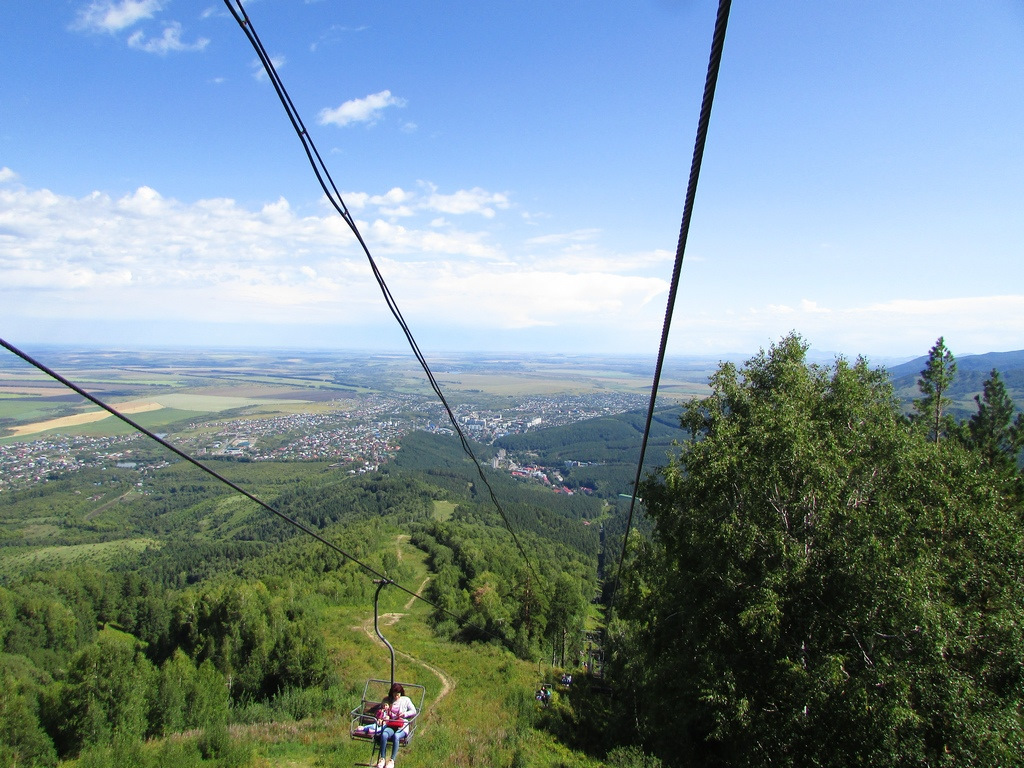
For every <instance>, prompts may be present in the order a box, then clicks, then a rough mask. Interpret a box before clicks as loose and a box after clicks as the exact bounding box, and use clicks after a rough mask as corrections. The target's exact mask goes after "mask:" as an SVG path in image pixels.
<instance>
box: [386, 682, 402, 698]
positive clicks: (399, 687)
mask: <svg viewBox="0 0 1024 768" xmlns="http://www.w3.org/2000/svg"><path fill="white" fill-rule="evenodd" d="M396 693H397V694H398V695H399V696H405V688H403V687H402V684H401V683H394V684H393V685H392V686H391V690H390V691H388V696H391V697H392V698H394V696H395V694H396Z"/></svg>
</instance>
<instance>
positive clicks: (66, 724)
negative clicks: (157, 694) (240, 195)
mask: <svg viewBox="0 0 1024 768" xmlns="http://www.w3.org/2000/svg"><path fill="white" fill-rule="evenodd" d="M155 680H156V674H155V670H154V669H153V665H152V664H151V663H150V662H149V660H148V659H147V658H146V657H145V656H144V655H143V654H142V650H141V648H139V646H138V643H137V641H136V640H135V639H134V638H133V637H131V636H130V635H125V634H123V633H121V632H117V631H116V630H111V629H106V630H103V631H102V632H100V633H99V634H98V635H97V637H96V641H95V642H94V643H90V644H89V645H87V646H85V647H84V648H82V650H80V651H79V652H78V653H77V654H75V656H74V658H73V659H72V661H71V665H70V667H69V669H68V673H67V680H66V682H65V685H64V688H63V691H62V695H61V696H60V701H59V703H58V715H59V718H60V723H61V729H62V736H63V738H62V739H61V742H62V746H63V747H64V750H65V751H66V752H75V751H77V750H79V749H81V748H82V747H84V746H90V745H97V744H98V745H102V744H107V743H110V742H111V740H112V739H113V738H114V737H118V738H120V739H122V740H125V739H126V740H137V739H140V738H142V737H143V736H144V735H145V733H146V731H147V725H148V723H147V713H148V712H149V711H150V710H151V707H150V706H149V704H150V699H151V698H152V695H153V692H154V682H155Z"/></svg>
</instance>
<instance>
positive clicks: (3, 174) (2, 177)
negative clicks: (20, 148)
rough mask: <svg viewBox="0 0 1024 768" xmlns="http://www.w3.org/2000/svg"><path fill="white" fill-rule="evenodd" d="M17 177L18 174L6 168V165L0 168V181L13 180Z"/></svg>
mask: <svg viewBox="0 0 1024 768" xmlns="http://www.w3.org/2000/svg"><path fill="white" fill-rule="evenodd" d="M17 178H18V174H16V173H15V172H14V171H12V170H11V169H10V168H8V167H7V166H6V165H5V166H4V167H3V168H0V183H3V182H7V181H14V180H15V179H17Z"/></svg>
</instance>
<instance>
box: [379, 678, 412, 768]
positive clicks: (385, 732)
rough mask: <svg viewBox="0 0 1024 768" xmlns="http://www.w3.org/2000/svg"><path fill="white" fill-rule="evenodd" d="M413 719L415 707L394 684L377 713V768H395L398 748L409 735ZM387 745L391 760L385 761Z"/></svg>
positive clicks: (399, 687)
mask: <svg viewBox="0 0 1024 768" xmlns="http://www.w3.org/2000/svg"><path fill="white" fill-rule="evenodd" d="M414 717H416V705H415V704H413V703H412V699H410V698H409V697H408V696H406V695H405V688H403V687H402V684H401V683H394V684H393V685H392V686H391V690H390V691H388V695H387V697H386V698H385V699H384V701H382V702H381V705H380V709H379V710H378V711H377V731H376V732H377V734H378V738H379V739H380V759H379V760H378V761H377V768H395V760H396V759H397V758H398V746H399V744H400V743H401V741H402V739H403V738H405V736H406V735H407V734H408V733H409V721H410V720H412V719H413V718H414ZM388 743H390V744H391V759H390V760H385V757H386V756H387V748H388Z"/></svg>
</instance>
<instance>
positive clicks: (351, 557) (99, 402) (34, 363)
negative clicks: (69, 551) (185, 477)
mask: <svg viewBox="0 0 1024 768" xmlns="http://www.w3.org/2000/svg"><path fill="white" fill-rule="evenodd" d="M0 346H2V347H4V349H6V350H8V351H9V352H12V353H13V354H15V355H17V356H18V357H20V358H21V359H22V360H24V361H25V362H26V363H28V364H29V365H31V366H34V367H35V368H37V369H39V370H40V371H42V372H43V373H45V374H46V375H47V376H49V377H50V378H52V379H54V380H55V381H59V382H60V383H61V384H63V385H64V386H65V387H67V388H68V389H70V390H72V391H73V392H75V393H77V394H79V395H81V396H82V397H84V398H85V399H86V400H88V401H90V402H91V403H93V404H95V405H97V406H99V407H100V408H102V409H103V410H104V411H106V412H107V413H109V414H110V415H111V416H114V417H116V418H118V419H120V420H121V421H123V422H124V423H125V424H127V425H128V426H130V427H131V428H132V429H134V430H136V431H137V432H141V433H142V434H143V435H145V436H146V437H148V438H149V439H150V440H153V441H154V442H156V443H159V444H160V445H162V446H163V447H164V448H166V449H167V450H168V451H170V452H171V453H173V454H174V455H175V456H178V457H179V458H182V459H184V460H185V461H187V462H188V463H189V464H192V465H193V466H195V467H198V468H199V469H201V470H202V471H203V472H205V473H206V474H208V475H210V476H212V477H214V478H216V479H217V480H219V481H220V482H222V483H224V485H226V486H228V487H229V488H231V489H232V490H233V491H236V492H238V493H240V494H242V495H243V496H245V497H246V498H247V499H249V500H250V501H253V502H255V503H256V504H258V505H259V506H261V507H263V509H265V510H267V511H268V512H270V513H272V514H274V515H277V517H279V518H281V519H282V520H284V521H285V522H286V523H288V524H289V525H292V526H294V527H295V528H298V529H299V530H300V531H302V532H303V533H305V534H307V535H308V536H312V537H313V538H314V539H316V540H317V541H319V542H320V543H321V544H324V545H326V546H327V547H329V548H330V549H332V550H334V551H335V552H337V553H338V554H339V555H341V556H342V557H346V558H348V559H349V560H351V561H352V562H353V563H355V564H356V565H358V566H359V567H360V568H362V569H363V570H365V571H367V572H368V573H370V574H373V575H374V576H376V577H377V578H378V579H383V580H384V581H386V582H387V583H389V584H394V585H395V586H396V587H397V588H398V589H400V590H401V591H402V592H405V593H406V594H407V595H409V596H410V597H414V598H416V599H417V600H421V601H423V602H424V603H426V604H427V605H429V606H431V607H433V608H435V609H436V610H438V611H441V612H442V613H445V614H447V615H448V616H450V617H451V618H453V619H455V621H456V622H458V623H459V624H460V625H462V626H467V625H468V626H471V627H473V628H474V629H478V630H480V631H481V632H483V633H484V634H487V635H490V636H491V637H495V638H496V639H497V636H496V635H494V634H493V633H492V632H489V631H488V630H487V629H486V628H485V627H481V626H479V625H478V624H473V623H471V622H467V621H465V620H464V619H462V618H460V617H459V616H457V615H456V614H454V613H452V612H451V611H448V610H445V609H444V608H442V607H441V606H439V605H437V604H436V603H434V602H432V601H430V600H428V599H427V598H425V597H423V596H422V595H419V594H417V593H416V592H414V591H412V590H411V589H408V588H407V587H403V586H402V585H401V584H399V583H398V582H397V581H394V580H393V579H389V578H388V577H387V576H386V575H384V574H383V573H381V572H379V571H377V570H376V569H375V568H373V567H372V566H370V565H367V564H366V563H364V562H363V561H362V560H360V559H359V558H357V557H355V556H354V555H352V554H350V553H348V552H346V551H345V550H344V549H342V548H341V547H339V546H338V545H337V544H335V543H334V542H332V541H329V540H328V539H325V538H324V537H323V536H321V535H320V534H319V533H317V532H316V531H314V530H313V529H312V528H310V527H309V526H307V525H304V524H302V523H300V522H299V521H298V520H296V519H295V518H293V517H290V516H288V515H286V514H285V513H284V512H281V511H280V510H279V509H276V508H275V507H273V506H272V505H270V504H268V503H267V502H265V501H263V499H261V498H259V497H258V496H256V495H255V494H252V493H250V492H249V491H247V490H245V489H244V488H242V487H241V486H239V485H238V484H237V483H234V482H232V481H231V480H229V479H228V478H226V477H224V475H222V474H220V473H219V472H217V471H216V470H215V469H211V468H210V467H208V466H206V465H205V464H203V463H202V462H201V461H198V460H197V459H195V458H194V457H192V456H191V455H189V454H188V453H186V452H185V451H183V450H181V449H180V448H178V447H177V446H175V445H173V444H171V443H169V442H167V441H166V440H164V439H163V438H162V437H160V436H159V435H157V434H155V433H154V432H152V431H150V430H148V429H146V428H145V427H144V426H142V425H141V424H139V423H138V422H137V421H135V420H134V419H132V418H131V417H130V416H127V415H125V414H123V413H121V412H120V411H119V410H117V409H116V408H114V407H113V406H111V405H108V404H107V403H105V402H104V401H103V400H101V399H100V398H98V397H96V396H95V395H93V394H91V393H90V392H87V391H86V390H84V389H82V387H80V386H78V385H77V384H75V383H74V382H72V381H69V380H68V379H66V378H65V377H63V376H61V375H60V374H59V373H57V372H56V371H54V370H52V369H51V368H49V367H47V366H46V365H44V364H43V363H41V362H39V361H38V360H36V359H35V358H34V357H32V356H31V355H29V354H28V353H27V352H23V351H22V350H21V349H19V348H18V347H16V346H14V345H13V344H11V343H9V342H7V341H5V340H4V339H0Z"/></svg>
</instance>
